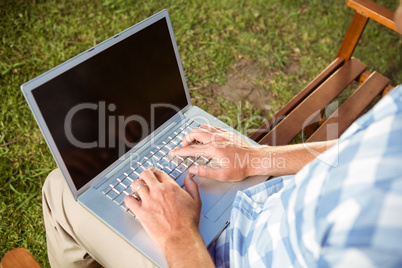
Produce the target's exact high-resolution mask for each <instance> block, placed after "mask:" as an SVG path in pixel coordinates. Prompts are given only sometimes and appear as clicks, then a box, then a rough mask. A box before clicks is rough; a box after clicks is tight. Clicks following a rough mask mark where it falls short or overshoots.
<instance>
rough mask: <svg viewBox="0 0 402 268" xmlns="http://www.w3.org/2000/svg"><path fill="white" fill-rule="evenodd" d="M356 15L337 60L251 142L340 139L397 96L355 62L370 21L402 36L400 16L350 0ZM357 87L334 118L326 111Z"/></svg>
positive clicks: (363, 1)
mask: <svg viewBox="0 0 402 268" xmlns="http://www.w3.org/2000/svg"><path fill="white" fill-rule="evenodd" d="M346 4H347V5H348V6H349V7H351V8H353V9H355V11H356V12H355V14H354V17H353V19H352V22H351V24H350V26H349V29H348V31H347V32H346V35H345V37H344V39H343V42H342V44H341V47H340V49H339V51H338V54H337V55H336V58H335V60H334V61H333V62H332V63H331V64H330V65H329V66H328V67H327V68H326V69H325V70H324V71H322V72H321V73H320V74H319V75H318V76H317V77H316V78H315V79H314V80H313V81H311V82H310V83H309V84H308V85H307V86H306V87H305V88H304V89H303V90H301V91H300V92H299V93H298V94H297V95H296V96H295V97H294V98H293V99H292V100H291V101H290V102H288V103H287V104H286V105H285V106H284V107H283V108H281V109H280V110H279V111H278V112H277V113H276V114H275V115H274V116H273V117H272V118H271V119H270V120H268V121H267V122H265V123H264V124H263V125H262V126H261V127H260V128H259V129H258V130H257V131H256V132H254V133H253V134H252V135H251V136H250V138H251V139H253V140H255V141H257V142H258V143H260V144H268V145H285V144H288V143H290V142H292V141H293V140H294V139H295V137H296V136H298V135H299V134H300V133H301V135H302V137H301V138H302V140H303V141H307V142H310V141H324V140H331V139H336V138H338V137H339V136H340V135H341V134H342V133H343V132H344V131H345V130H346V129H347V128H348V127H349V126H350V125H351V124H352V123H353V122H354V121H355V120H356V119H357V118H358V117H359V116H360V115H361V114H362V113H364V112H365V111H367V109H368V108H369V107H370V104H371V103H372V102H373V100H374V99H376V98H377V97H378V96H383V95H385V94H386V93H388V92H389V91H390V90H392V88H393V86H391V85H390V84H389V83H390V81H389V79H388V78H386V77H384V76H382V75H381V74H379V73H377V72H373V73H370V72H369V71H367V70H366V66H365V65H364V64H363V63H361V62H360V61H359V60H357V59H355V58H353V57H352V54H353V51H354V50H355V48H356V46H357V44H358V41H359V39H360V36H361V35H362V33H363V30H364V28H365V26H366V24H367V22H368V20H369V19H373V20H375V21H377V22H379V23H381V24H383V25H384V26H386V27H388V28H390V29H392V30H394V31H397V32H398V30H397V28H396V25H395V22H394V12H392V11H389V10H388V9H385V8H383V7H381V6H379V5H378V4H376V3H374V2H372V1H369V0H348V1H346ZM353 81H358V82H359V84H360V86H359V87H358V88H357V89H356V90H355V91H354V92H353V94H351V95H350V96H349V98H348V99H347V100H346V101H344V102H343V103H342V104H341V105H340V106H339V108H338V109H337V110H336V111H335V112H333V113H332V115H330V116H328V117H326V116H325V112H324V111H325V108H326V107H327V105H328V104H330V103H331V102H332V101H333V100H334V99H335V98H336V97H337V96H339V95H340V94H341V93H342V92H343V91H344V90H345V89H346V88H347V87H348V86H349V85H350V84H351V83H352V82H353Z"/></svg>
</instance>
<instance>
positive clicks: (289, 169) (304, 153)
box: [250, 140, 337, 176]
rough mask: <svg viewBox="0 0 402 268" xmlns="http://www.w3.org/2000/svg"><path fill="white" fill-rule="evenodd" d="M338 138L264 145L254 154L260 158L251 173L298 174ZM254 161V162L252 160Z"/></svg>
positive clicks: (272, 174) (254, 156)
mask: <svg viewBox="0 0 402 268" xmlns="http://www.w3.org/2000/svg"><path fill="white" fill-rule="evenodd" d="M336 142H337V140H331V141H324V142H310V143H302V144H293V145H286V146H262V147H258V150H257V151H256V152H255V154H254V155H253V156H252V158H256V159H259V161H255V163H257V162H258V163H260V165H255V166H252V167H251V169H250V170H251V172H252V174H250V175H271V176H283V175H290V174H296V173H297V172H298V171H299V170H301V169H302V168H303V167H304V166H305V165H307V164H308V163H310V162H311V161H312V160H314V159H315V158H316V157H317V156H318V155H320V154H321V153H323V152H325V151H326V150H327V149H329V148H330V147H332V146H333V145H334V144H335V143H336ZM251 163H252V162H251Z"/></svg>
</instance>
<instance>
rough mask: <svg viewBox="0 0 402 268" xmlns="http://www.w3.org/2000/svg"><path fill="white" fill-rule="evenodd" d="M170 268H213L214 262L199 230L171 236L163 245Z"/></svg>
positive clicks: (192, 229) (189, 230)
mask: <svg viewBox="0 0 402 268" xmlns="http://www.w3.org/2000/svg"><path fill="white" fill-rule="evenodd" d="M162 250H163V252H164V254H165V256H166V259H167V261H168V263H169V266H170V267H189V266H191V267H212V266H213V262H212V259H211V258H210V256H209V253H208V251H207V248H206V246H205V244H204V241H203V240H202V237H201V234H200V233H199V231H198V228H189V229H186V230H183V231H182V232H178V233H177V235H171V236H170V237H169V238H167V239H166V240H165V243H164V245H162Z"/></svg>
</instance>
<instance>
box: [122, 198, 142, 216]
mask: <svg viewBox="0 0 402 268" xmlns="http://www.w3.org/2000/svg"><path fill="white" fill-rule="evenodd" d="M124 203H126V207H127V208H128V209H129V210H130V211H131V212H132V213H134V215H136V216H138V215H139V214H141V205H142V203H141V202H138V200H137V199H135V198H134V197H133V196H131V195H127V196H126V197H125V198H124Z"/></svg>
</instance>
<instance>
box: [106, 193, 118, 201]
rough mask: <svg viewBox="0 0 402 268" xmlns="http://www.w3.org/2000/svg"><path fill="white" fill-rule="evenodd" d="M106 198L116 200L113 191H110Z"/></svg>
mask: <svg viewBox="0 0 402 268" xmlns="http://www.w3.org/2000/svg"><path fill="white" fill-rule="evenodd" d="M106 196H107V197H109V198H110V199H112V200H113V199H115V198H116V196H117V193H116V192H115V191H110V192H109V193H108V194H107V195H106Z"/></svg>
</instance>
